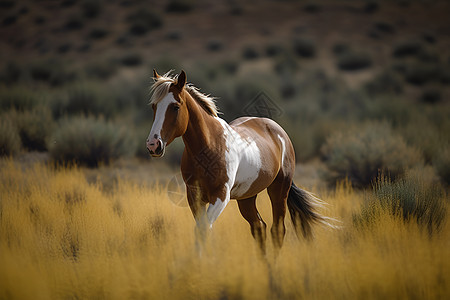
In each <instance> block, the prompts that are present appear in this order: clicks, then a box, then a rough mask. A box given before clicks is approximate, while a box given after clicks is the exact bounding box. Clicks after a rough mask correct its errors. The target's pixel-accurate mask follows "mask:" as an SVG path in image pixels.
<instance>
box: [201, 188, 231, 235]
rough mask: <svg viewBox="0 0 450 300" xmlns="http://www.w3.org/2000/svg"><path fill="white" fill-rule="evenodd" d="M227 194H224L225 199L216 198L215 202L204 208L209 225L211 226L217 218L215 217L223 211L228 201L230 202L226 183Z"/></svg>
mask: <svg viewBox="0 0 450 300" xmlns="http://www.w3.org/2000/svg"><path fill="white" fill-rule="evenodd" d="M225 186H226V189H227V194H226V196H225V199H224V200H222V199H219V198H217V199H216V202H215V203H214V204H209V205H208V209H207V210H206V216H207V218H208V223H209V227H210V228H212V224H213V223H214V222H215V221H216V220H217V218H218V217H219V216H220V214H221V213H222V212H223V210H224V209H225V207H226V206H227V204H228V202H230V189H229V187H228V186H227V185H225Z"/></svg>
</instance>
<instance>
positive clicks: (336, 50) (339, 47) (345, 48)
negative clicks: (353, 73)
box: [332, 43, 350, 55]
mask: <svg viewBox="0 0 450 300" xmlns="http://www.w3.org/2000/svg"><path fill="white" fill-rule="evenodd" d="M332 51H333V54H335V55H342V54H344V53H347V52H349V51H350V46H349V45H348V44H346V43H336V44H335V45H334V46H333V48H332Z"/></svg>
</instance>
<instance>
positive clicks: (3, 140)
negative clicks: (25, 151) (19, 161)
mask: <svg viewBox="0 0 450 300" xmlns="http://www.w3.org/2000/svg"><path fill="white" fill-rule="evenodd" d="M19 151H20V136H19V132H18V131H17V127H16V126H15V124H14V123H13V122H12V121H11V120H10V119H9V118H6V117H5V116H2V118H1V119H0V156H5V155H14V154H16V153H17V152H19Z"/></svg>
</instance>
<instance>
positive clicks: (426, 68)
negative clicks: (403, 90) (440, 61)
mask: <svg viewBox="0 0 450 300" xmlns="http://www.w3.org/2000/svg"><path fill="white" fill-rule="evenodd" d="M403 75H404V77H405V80H406V81H407V82H408V83H411V84H413V85H419V86H421V85H424V84H425V83H427V82H430V81H434V80H439V79H440V78H439V77H440V70H439V66H438V65H437V64H435V63H424V62H416V63H413V64H410V65H407V66H406V69H405V72H404V74H403Z"/></svg>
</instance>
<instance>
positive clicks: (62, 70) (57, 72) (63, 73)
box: [29, 59, 77, 86]
mask: <svg viewBox="0 0 450 300" xmlns="http://www.w3.org/2000/svg"><path fill="white" fill-rule="evenodd" d="M29 73H30V76H31V78H32V79H33V80H36V81H42V82H46V83H48V84H49V85H52V86H61V85H64V84H66V83H68V82H71V81H73V80H75V79H76V78H77V74H76V73H75V72H74V71H73V70H70V68H68V67H67V66H66V65H65V64H64V63H63V62H61V61H60V60H57V59H47V60H40V61H35V62H33V63H31V64H30V66H29Z"/></svg>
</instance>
